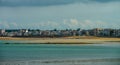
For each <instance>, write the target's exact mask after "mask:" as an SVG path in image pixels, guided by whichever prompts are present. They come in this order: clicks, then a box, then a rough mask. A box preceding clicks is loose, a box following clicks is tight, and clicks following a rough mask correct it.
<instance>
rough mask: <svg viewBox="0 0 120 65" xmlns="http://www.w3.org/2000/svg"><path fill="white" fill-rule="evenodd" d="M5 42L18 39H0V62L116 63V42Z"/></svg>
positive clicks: (119, 61) (119, 52) (119, 48)
mask: <svg viewBox="0 0 120 65" xmlns="http://www.w3.org/2000/svg"><path fill="white" fill-rule="evenodd" d="M6 42H9V43H13V42H19V41H0V65H120V44H119V43H113V42H112V43H109V44H108V43H107V44H87V45H84V44H80V45H70V44H68V45H67V44H64V45H60V44H56V45H55V44H4V43H6ZM20 42H21V41H20ZM22 42H23V41H22ZM99 59H103V60H102V61H101V60H99ZM87 60H89V61H87ZM94 60H97V61H94ZM56 61H57V62H56ZM111 61H112V62H111Z"/></svg>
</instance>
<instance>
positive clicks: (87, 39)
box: [0, 37, 120, 44]
mask: <svg viewBox="0 0 120 65" xmlns="http://www.w3.org/2000/svg"><path fill="white" fill-rule="evenodd" d="M0 40H4V41H5V40H7V41H14V42H12V43H14V44H17V43H26V44H30V43H31V44H35V43H37V44H97V43H98V44H99V43H109V42H117V43H119V42H120V38H102V37H91V38H90V37H77V38H76V37H64V38H19V37H0ZM5 44H10V42H5Z"/></svg>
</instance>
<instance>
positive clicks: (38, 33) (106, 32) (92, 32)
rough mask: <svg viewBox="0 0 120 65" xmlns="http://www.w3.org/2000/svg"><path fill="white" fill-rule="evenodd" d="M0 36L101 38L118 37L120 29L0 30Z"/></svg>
mask: <svg viewBox="0 0 120 65" xmlns="http://www.w3.org/2000/svg"><path fill="white" fill-rule="evenodd" d="M0 36H3V37H66V36H102V37H120V29H101V28H95V29H89V30H85V29H80V28H79V29H77V30H72V29H66V30H56V29H54V30H39V29H37V30H30V29H12V30H4V29H0Z"/></svg>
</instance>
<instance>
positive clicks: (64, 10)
mask: <svg viewBox="0 0 120 65" xmlns="http://www.w3.org/2000/svg"><path fill="white" fill-rule="evenodd" d="M16 28H17V29H21V28H27V29H54V28H57V29H66V28H72V29H76V28H82V29H91V28H120V0H0V29H16Z"/></svg>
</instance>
